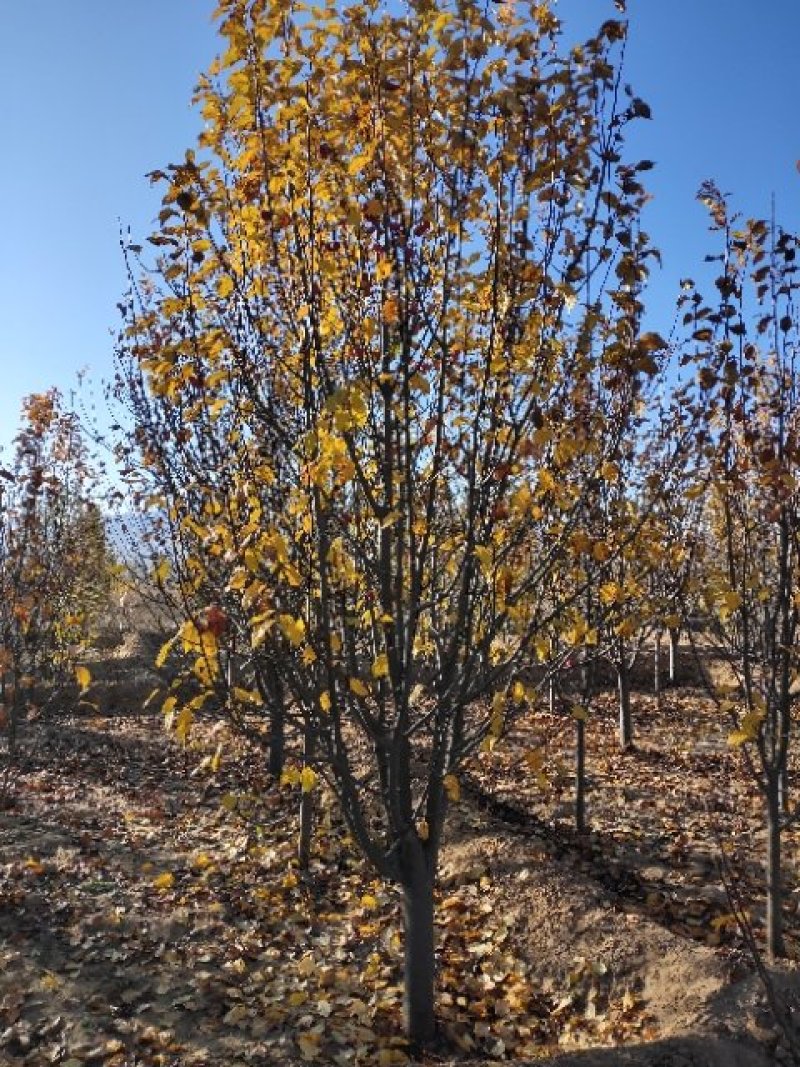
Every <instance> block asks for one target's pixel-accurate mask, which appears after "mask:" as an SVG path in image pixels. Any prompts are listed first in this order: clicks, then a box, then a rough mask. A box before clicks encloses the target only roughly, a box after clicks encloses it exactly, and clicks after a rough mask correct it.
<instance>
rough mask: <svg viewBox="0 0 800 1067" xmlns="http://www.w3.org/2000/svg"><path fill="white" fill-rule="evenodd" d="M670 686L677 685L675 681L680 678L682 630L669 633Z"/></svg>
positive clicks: (673, 630)
mask: <svg viewBox="0 0 800 1067" xmlns="http://www.w3.org/2000/svg"><path fill="white" fill-rule="evenodd" d="M668 632H669V684H670V685H675V681H676V679H677V677H678V644H679V642H680V639H681V632H680V630H676V629H674V628H673V629H670V630H669V631H668Z"/></svg>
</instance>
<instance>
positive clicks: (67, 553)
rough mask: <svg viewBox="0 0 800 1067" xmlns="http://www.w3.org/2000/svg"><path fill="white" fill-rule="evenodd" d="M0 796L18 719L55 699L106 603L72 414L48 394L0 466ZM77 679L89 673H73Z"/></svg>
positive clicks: (26, 410) (107, 568)
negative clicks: (0, 753) (0, 751)
mask: <svg viewBox="0 0 800 1067" xmlns="http://www.w3.org/2000/svg"><path fill="white" fill-rule="evenodd" d="M0 479H1V480H0V731H2V736H3V737H4V739H5V753H4V762H3V794H5V789H6V786H7V784H8V776H9V775H10V774H11V773H12V772H13V770H14V767H15V753H16V748H17V740H18V733H19V729H20V726H21V724H22V723H23V722H24V720H25V719H27V718H28V717H29V716H30V715H31V714H36V713H41V712H42V711H44V710H45V709H46V708H47V707H48V706H49V705H50V704H52V703H53V701H54V700H56V699H61V698H62V696H63V691H64V687H65V685H66V684H67V683H68V682H70V683H72V684H73V685H74V678H73V674H74V671H75V670H76V668H78V667H79V665H80V659H81V657H82V655H83V654H84V653H85V650H86V648H87V646H88V645H89V644H90V643H91V642H92V641H94V639H95V636H96V627H97V624H98V622H99V620H100V617H101V615H102V613H103V611H104V610H105V609H106V607H107V602H108V595H109V590H110V586H111V582H112V577H113V575H112V565H111V564H112V561H111V557H110V553H109V550H108V545H107V541H106V533H105V527H104V522H103V518H102V515H101V512H100V509H99V507H98V506H97V504H96V503H95V502H94V501H93V499H92V497H93V494H92V485H93V481H94V479H93V475H92V471H91V465H90V463H89V459H88V454H87V449H86V444H85V441H84V438H83V435H82V434H81V432H80V428H79V426H78V422H77V419H76V417H75V415H74V414H73V413H70V412H69V411H68V410H66V408H65V406H64V404H63V401H62V399H61V397H60V396H59V395H58V393H56V392H55V391H51V392H49V393H43V394H37V395H34V396H31V397H29V398H28V399H27V400H26V401H25V403H24V405H23V411H22V425H21V428H20V431H19V433H18V434H17V436H16V438H15V440H14V443H13V446H12V450H11V455H10V456H9V459H8V463H7V465H6V466H5V467H3V469H2V470H0ZM79 677H80V678H85V677H86V676H85V675H84V674H82V673H80V674H79Z"/></svg>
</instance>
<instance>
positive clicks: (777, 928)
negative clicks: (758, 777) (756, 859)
mask: <svg viewBox="0 0 800 1067" xmlns="http://www.w3.org/2000/svg"><path fill="white" fill-rule="evenodd" d="M766 800H767V954H768V956H769V959H770V961H774V960H777V959H780V958H781V957H783V956H785V955H786V952H785V948H784V943H783V908H782V898H783V889H782V878H781V810H780V795H779V781H778V778H777V777H771V778H770V779H769V780H768V781H767V797H766Z"/></svg>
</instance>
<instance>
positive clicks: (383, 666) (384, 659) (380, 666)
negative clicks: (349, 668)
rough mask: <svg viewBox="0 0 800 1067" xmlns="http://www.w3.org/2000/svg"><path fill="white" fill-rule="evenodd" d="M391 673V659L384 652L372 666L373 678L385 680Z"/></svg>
mask: <svg viewBox="0 0 800 1067" xmlns="http://www.w3.org/2000/svg"><path fill="white" fill-rule="evenodd" d="M388 673H389V657H388V656H387V655H386V653H385V652H382V653H381V654H380V656H378V657H377V659H376V660H375V662H374V663H373V664H372V677H373V678H385V677H386V676H387V675H388Z"/></svg>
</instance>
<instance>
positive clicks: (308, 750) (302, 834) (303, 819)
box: [297, 723, 315, 871]
mask: <svg viewBox="0 0 800 1067" xmlns="http://www.w3.org/2000/svg"><path fill="white" fill-rule="evenodd" d="M314 740H315V738H314V729H313V726H312V725H311V724H310V723H306V728H305V735H304V738H303V763H304V765H305V766H307V767H309V766H311V764H312V762H313V760H314ZM313 833H314V794H313V793H312V791H311V790H310V789H309V790H308V791H305V790H304V791H303V792H302V793H301V794H300V829H299V832H298V836H297V859H298V862H299V864H300V870H301V871H307V870H308V867H309V864H310V862H311V838H312V836H313Z"/></svg>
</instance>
